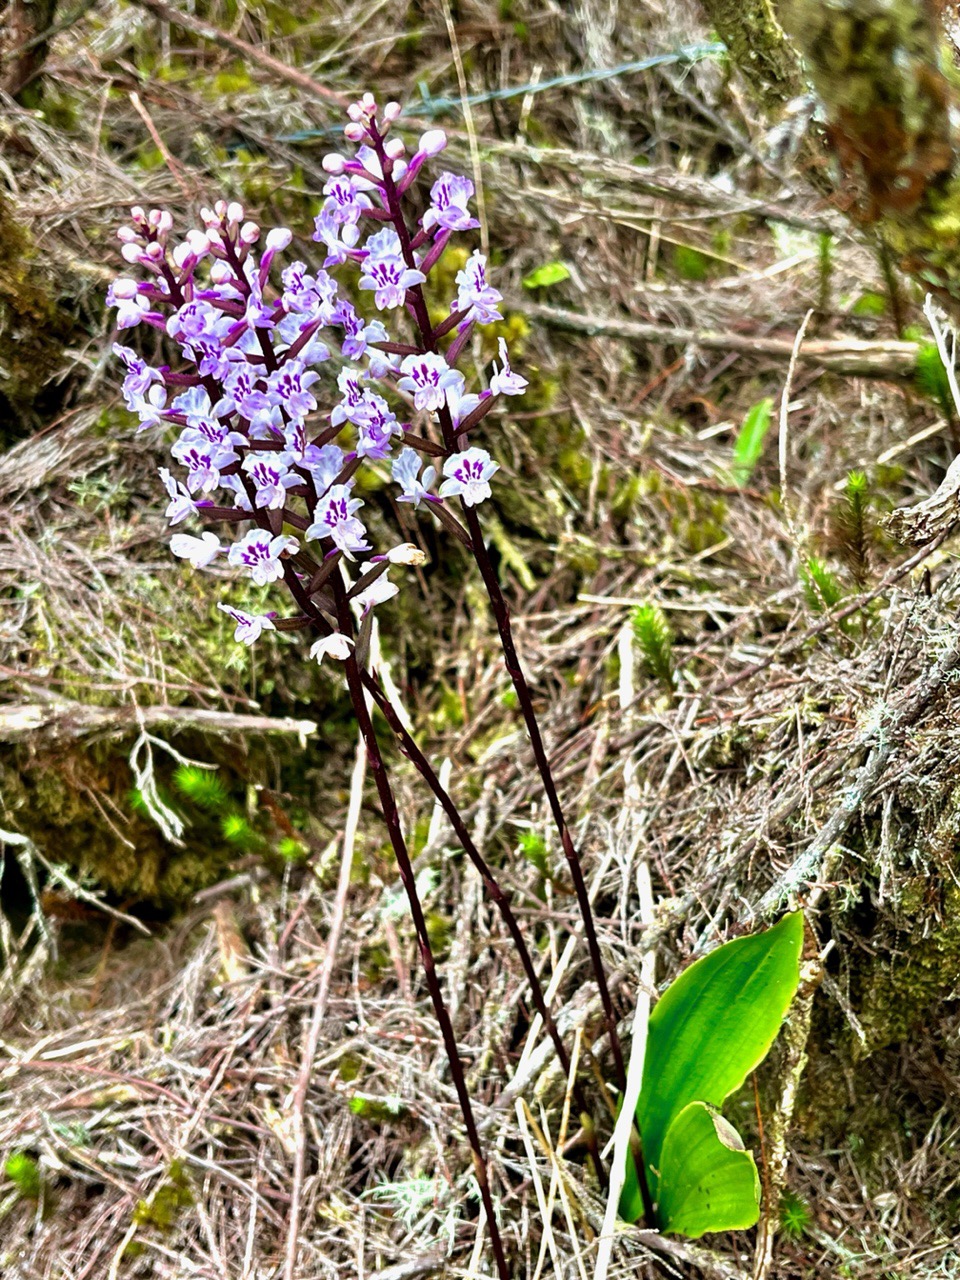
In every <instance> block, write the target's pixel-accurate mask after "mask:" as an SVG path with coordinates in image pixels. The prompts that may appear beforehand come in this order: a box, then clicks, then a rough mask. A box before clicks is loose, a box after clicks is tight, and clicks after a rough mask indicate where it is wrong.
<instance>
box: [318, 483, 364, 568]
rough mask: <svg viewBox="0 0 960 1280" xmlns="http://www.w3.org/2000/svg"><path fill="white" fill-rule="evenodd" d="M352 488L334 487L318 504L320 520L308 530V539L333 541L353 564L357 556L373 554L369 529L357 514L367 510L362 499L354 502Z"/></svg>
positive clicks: (341, 485) (346, 485) (332, 486)
mask: <svg viewBox="0 0 960 1280" xmlns="http://www.w3.org/2000/svg"><path fill="white" fill-rule="evenodd" d="M350 495H351V489H350V486H349V485H348V484H334V485H331V486H330V488H329V489H328V490H327V492H326V494H325V495H324V497H323V498H322V500H321V501H320V502H319V503H318V504H317V508H316V519H315V520H314V522H313V524H311V525H310V527H309V528H308V529H307V532H306V535H305V536H306V537H307V539H314V540H317V541H319V540H321V539H323V538H331V539H332V540H333V544H334V546H335V547H337V548H338V549H339V550H340V551H342V552H343V554H344V555H345V556H346V557H347V558H348V559H350V560H352V559H353V556H354V554H355V553H356V552H359V551H369V550H370V544H369V542H367V541H366V532H367V531H366V528H365V527H364V524H363V521H362V520H360V519H358V518H357V516H356V515H355V514H354V513H355V512H357V511H359V510H360V508H361V507H362V506H363V500H362V499H361V498H353V497H351V496H350Z"/></svg>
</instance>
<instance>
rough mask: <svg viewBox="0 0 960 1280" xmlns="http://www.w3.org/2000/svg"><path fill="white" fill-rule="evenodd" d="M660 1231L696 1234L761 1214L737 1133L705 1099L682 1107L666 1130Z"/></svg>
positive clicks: (732, 1227)
mask: <svg viewBox="0 0 960 1280" xmlns="http://www.w3.org/2000/svg"><path fill="white" fill-rule="evenodd" d="M660 1188H661V1190H660V1204H659V1209H658V1212H659V1218H660V1229H661V1231H672V1232H674V1233H675V1234H677V1235H683V1236H687V1237H688V1238H689V1239H692V1240H695V1239H697V1237H698V1236H702V1235H703V1234H704V1232H707V1231H741V1230H743V1229H744V1228H745V1227H752V1226H753V1225H754V1223H755V1222H756V1221H757V1220H758V1218H759V1217H760V1179H759V1178H758V1177H757V1167H756V1165H755V1164H754V1161H753V1156H752V1155H751V1154H750V1152H749V1151H745V1150H744V1147H743V1142H742V1141H741V1139H740V1135H739V1134H738V1133H737V1131H736V1129H734V1127H733V1125H732V1124H730V1122H729V1121H728V1120H724V1118H723V1116H722V1115H720V1113H719V1112H718V1111H716V1110H715V1109H714V1108H712V1107H708V1106H707V1105H706V1103H704V1102H691V1103H690V1105H689V1106H687V1107H684V1109H683V1110H682V1111H681V1112H680V1114H679V1115H678V1116H677V1117H676V1119H675V1120H674V1121H673V1123H672V1124H671V1126H670V1128H669V1129H668V1130H667V1136H666V1138H665V1139H664V1142H663V1153H662V1155H661V1158H660Z"/></svg>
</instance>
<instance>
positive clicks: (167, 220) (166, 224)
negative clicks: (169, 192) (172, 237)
mask: <svg viewBox="0 0 960 1280" xmlns="http://www.w3.org/2000/svg"><path fill="white" fill-rule="evenodd" d="M172 230H173V214H172V213H171V212H170V211H169V209H163V210H162V211H160V217H159V218H158V219H157V234H158V235H161V236H166V235H169V234H170V232H171V231H172Z"/></svg>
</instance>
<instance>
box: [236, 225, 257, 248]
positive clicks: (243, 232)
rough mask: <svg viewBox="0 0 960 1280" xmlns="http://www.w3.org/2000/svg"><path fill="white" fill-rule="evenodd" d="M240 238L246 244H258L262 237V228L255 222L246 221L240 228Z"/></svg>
mask: <svg viewBox="0 0 960 1280" xmlns="http://www.w3.org/2000/svg"><path fill="white" fill-rule="evenodd" d="M240 239H241V240H242V241H243V243H244V244H256V243H257V241H258V240H259V239H260V228H259V227H258V226H257V224H256V223H255V222H245V223H244V224H243V226H242V227H241V228H240Z"/></svg>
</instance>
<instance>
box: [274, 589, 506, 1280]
mask: <svg viewBox="0 0 960 1280" xmlns="http://www.w3.org/2000/svg"><path fill="white" fill-rule="evenodd" d="M284 580H285V582H286V584H287V587H288V588H289V589H290V592H291V594H292V595H293V597H294V599H295V600H296V601H297V603H298V604H299V605H300V607H301V609H303V611H304V613H307V614H309V615H310V616H311V617H312V619H313V621H314V625H315V626H316V627H317V629H318V630H320V631H322V632H323V633H324V634H327V633H328V632H329V628H328V627H327V625H326V623H325V622H324V620H323V619H322V618H321V617H320V615H319V613H318V612H317V610H316V609H315V607H314V606H313V604H312V602H311V600H310V598H309V596H308V595H307V593H306V592H305V591H304V589H303V585H302V584H301V583H300V582H299V581H298V579H297V576H296V574H295V573H294V571H293V568H292V566H290V565H289V564H285V565H284ZM331 586H332V588H333V594H334V599H335V601H336V609H337V622H338V625H339V629H340V631H341V632H342V634H343V635H346V636H350V635H352V634H353V632H354V626H353V617H352V615H351V613H350V603H349V601H348V599H347V592H346V588H345V587H344V584H343V582H342V581H341V580H340V578H339V576H338V575H336V574H334V575H332V578H331ZM344 667H345V669H346V676H347V688H348V689H349V692H350V700H351V702H352V703H353V712H354V715H355V716H356V718H357V725H358V726H359V729H360V733H361V736H362V737H363V741H364V744H365V746H366V749H367V760H368V762H369V764H370V769H371V772H372V773H373V778H374V782H375V783H376V787H377V794H378V796H379V798H380V807H381V809H382V811H383V818H384V822H385V823H386V827H387V833H388V835H389V837H390V843H391V845H392V846H393V852H394V857H395V858H396V860H397V868H398V870H399V872H400V879H401V882H402V883H403V887H404V889H405V891H406V894H407V900H408V902H409V904H410V914H411V916H412V917H413V925H414V929H415V931H416V934H417V945H418V947H419V950H420V959H421V963H422V964H423V971H424V977H425V978H426V982H427V989H428V990H429V992H430V999H431V1000H432V1002H433V1010H434V1013H435V1015H436V1018H437V1022H438V1024H439V1027H440V1034H441V1036H442V1038H443V1044H444V1048H445V1049H446V1053H447V1058H448V1060H449V1062H450V1074H451V1076H452V1077H453V1084H454V1088H455V1090H456V1093H457V1100H458V1102H459V1103H460V1110H461V1112H462V1114H463V1121H464V1125H465V1126H466V1130H467V1140H468V1142H469V1144H470V1152H471V1155H472V1157H473V1167H474V1173H475V1175H476V1179H477V1184H478V1186H479V1188H480V1198H481V1200H482V1202H483V1207H484V1210H485V1212H486V1215H487V1221H488V1222H489V1224H490V1243H491V1245H492V1246H493V1254H494V1258H495V1260H496V1264H497V1273H498V1275H499V1277H500V1280H510V1271H509V1269H508V1267H507V1260H506V1255H505V1253H504V1249H503V1241H502V1240H501V1238H500V1229H499V1227H498V1226H497V1219H496V1213H495V1211H494V1207H493V1197H492V1195H491V1193H490V1181H489V1178H488V1177H487V1166H486V1162H485V1161H484V1158H483V1148H482V1146H481V1145H480V1134H479V1132H478V1130H477V1125H476V1121H475V1120H474V1116H473V1107H472V1105H471V1103H470V1094H469V1092H468V1090H467V1082H466V1079H465V1077H464V1073H463V1064H462V1063H461V1061H460V1055H459V1053H458V1052H457V1042H456V1038H455V1036H454V1033H453V1024H452V1023H451V1021H450V1014H449V1013H448V1012H447V1006H446V1004H445V1003H444V999H443V992H442V991H441V990H440V982H439V979H438V978H437V967H436V962H435V960H434V956H433V948H432V947H431V945H430V938H429V935H428V933H427V922H426V919H425V917H424V914H423V906H422V904H421V902H420V895H419V894H418V892H417V883H416V875H415V873H414V870H413V864H412V862H411V861H410V854H409V851H408V850H407V845H406V841H405V840H404V838H403V831H402V829H401V826H400V814H399V812H398V810H397V803H396V800H395V799H394V795H393V789H392V787H391V786H390V779H389V776H388V774H387V768H386V765H385V763H384V760H383V756H382V755H381V753H380V744H379V742H378V740H377V735H376V731H375V729H374V727H373V721H372V720H371V718H370V712H369V710H368V709H367V703H366V698H365V697H364V692H363V690H364V684H365V683H367V684H368V687H369V685H371V684H373V685H375V686H376V688H377V689H378V690H379V686H378V685H376V682H375V681H372V680H368V681H365V680H364V673H363V672H362V671H361V668H360V664H359V663H358V662H357V658H356V654H355V652H352V651H351V653H350V655H349V656H348V657H347V659H346V660H345V662H344ZM370 691H371V693H373V689H371V690H370ZM384 697H385V695H384ZM378 701H379V699H378ZM391 710H392V708H391Z"/></svg>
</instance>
